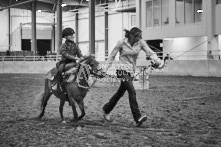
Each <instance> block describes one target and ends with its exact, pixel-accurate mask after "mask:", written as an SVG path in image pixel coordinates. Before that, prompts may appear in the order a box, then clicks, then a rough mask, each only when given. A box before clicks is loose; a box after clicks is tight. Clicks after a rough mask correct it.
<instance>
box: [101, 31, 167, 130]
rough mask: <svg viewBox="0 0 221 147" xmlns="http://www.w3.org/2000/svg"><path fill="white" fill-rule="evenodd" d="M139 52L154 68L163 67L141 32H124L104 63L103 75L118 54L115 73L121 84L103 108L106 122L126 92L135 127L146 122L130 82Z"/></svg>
mask: <svg viewBox="0 0 221 147" xmlns="http://www.w3.org/2000/svg"><path fill="white" fill-rule="evenodd" d="M141 50H144V51H145V52H146V55H147V56H148V57H150V59H152V60H153V61H154V62H155V65H156V66H159V67H160V66H162V65H163V61H162V60H160V59H159V58H158V57H157V55H156V53H155V52H153V51H152V50H151V49H150V48H149V47H148V45H147V44H146V43H145V41H144V40H143V39H142V31H141V30H140V29H139V28H137V27H134V28H132V29H131V30H130V31H129V30H125V38H123V39H121V40H119V41H118V42H117V45H116V46H115V48H114V49H113V51H112V52H111V54H110V56H109V58H108V60H107V62H106V68H105V69H104V72H105V73H106V72H107V70H108V68H110V66H111V65H112V62H113V61H114V58H115V56H116V55H117V53H118V52H119V53H120V56H119V65H118V66H117V67H118V68H117V71H116V73H117V77H118V78H121V84H120V87H119V88H118V90H117V92H116V93H115V94H114V95H113V96H112V97H111V99H110V100H109V102H107V103H106V104H105V105H104V106H103V111H104V118H105V119H106V120H108V121H109V120H110V112H111V111H112V110H113V108H114V107H115V105H116V104H117V102H118V101H119V99H120V98H121V97H122V96H123V95H124V93H125V92H126V91H128V94H129V103H130V108H131V112H132V115H133V118H134V121H135V122H136V124H137V126H141V125H142V123H143V122H145V121H146V120H147V116H146V115H143V116H142V115H141V113H140V110H139V107H138V103H137V100H136V91H135V88H134V85H133V82H132V81H133V75H134V73H135V68H136V59H137V56H138V54H139V52H140V51H141Z"/></svg>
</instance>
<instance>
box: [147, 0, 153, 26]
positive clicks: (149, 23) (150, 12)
mask: <svg viewBox="0 0 221 147" xmlns="http://www.w3.org/2000/svg"><path fill="white" fill-rule="evenodd" d="M152 6H153V4H152V1H147V2H146V27H152V21H153V17H152V16H153V9H152Z"/></svg>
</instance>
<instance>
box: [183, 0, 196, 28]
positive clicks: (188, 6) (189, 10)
mask: <svg viewBox="0 0 221 147" xmlns="http://www.w3.org/2000/svg"><path fill="white" fill-rule="evenodd" d="M193 1H194V0H185V23H186V24H188V23H193V22H194V16H193V14H194V13H193V12H194V5H193Z"/></svg>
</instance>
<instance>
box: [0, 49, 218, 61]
mask: <svg viewBox="0 0 221 147" xmlns="http://www.w3.org/2000/svg"><path fill="white" fill-rule="evenodd" d="M157 54H158V57H160V58H161V59H164V58H165V57H166V56H167V54H169V56H170V57H171V58H172V59H173V60H221V51H220V50H215V51H212V53H208V51H206V50H205V51H188V52H187V51H176V52H157ZM95 58H96V60H98V61H105V60H106V59H107V58H108V56H104V55H99V54H96V56H95ZM60 59H61V55H47V56H0V61H59V60H60ZM116 60H118V59H117V58H116ZM138 60H139V61H145V60H146V57H145V55H142V56H138ZM139 61H138V62H139Z"/></svg>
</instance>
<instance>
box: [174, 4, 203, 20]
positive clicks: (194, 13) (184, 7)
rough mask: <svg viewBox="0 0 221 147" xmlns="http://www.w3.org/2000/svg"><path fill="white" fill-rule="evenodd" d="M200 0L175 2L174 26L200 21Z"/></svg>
mask: <svg viewBox="0 0 221 147" xmlns="http://www.w3.org/2000/svg"><path fill="white" fill-rule="evenodd" d="M202 14H203V9H202V0H176V24H188V23H195V22H201V21H202Z"/></svg>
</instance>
